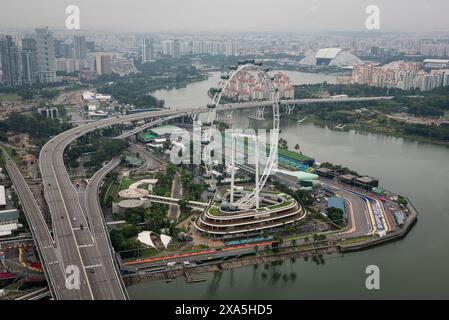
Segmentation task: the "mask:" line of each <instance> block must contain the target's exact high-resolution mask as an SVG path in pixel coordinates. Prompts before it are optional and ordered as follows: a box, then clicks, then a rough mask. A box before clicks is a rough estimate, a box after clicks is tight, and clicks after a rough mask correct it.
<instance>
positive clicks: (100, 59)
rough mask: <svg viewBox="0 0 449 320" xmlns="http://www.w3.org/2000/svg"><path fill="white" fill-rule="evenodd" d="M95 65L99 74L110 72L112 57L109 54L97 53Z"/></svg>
mask: <svg viewBox="0 0 449 320" xmlns="http://www.w3.org/2000/svg"><path fill="white" fill-rule="evenodd" d="M95 67H96V71H97V74H98V75H99V76H101V75H104V74H111V73H112V57H111V55H110V54H105V53H97V55H96V56H95Z"/></svg>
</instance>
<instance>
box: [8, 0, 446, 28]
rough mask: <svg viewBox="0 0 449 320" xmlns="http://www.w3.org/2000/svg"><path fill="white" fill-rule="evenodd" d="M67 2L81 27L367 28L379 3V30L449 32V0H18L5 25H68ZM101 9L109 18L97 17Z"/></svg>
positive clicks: (15, 26) (17, 26)
mask: <svg viewBox="0 0 449 320" xmlns="http://www.w3.org/2000/svg"><path fill="white" fill-rule="evenodd" d="M68 5H77V6H79V8H80V12H81V31H83V30H84V31H86V30H97V31H100V30H102V31H119V30H120V31H122V32H161V31H173V32H179V31H183V32H186V31H188V32H202V31H206V30H207V31H209V32H210V31H214V32H239V31H243V30H245V31H248V32H252V31H261V32H263V31H265V32H267V31H276V32H303V31H306V32H309V31H363V30H365V31H368V30H367V29H366V28H365V20H366V18H367V16H368V14H367V13H366V12H365V10H366V7H367V6H369V5H377V6H378V7H379V9H380V22H381V23H380V29H379V30H376V32H379V31H380V32H394V31H396V32H400V31H407V32H409V31H410V32H430V31H435V32H440V31H449V21H447V19H445V14H444V13H445V12H447V10H449V3H447V2H446V1H443V0H433V1H430V3H429V2H425V3H424V2H420V1H416V0H413V1H409V3H408V5H407V7H404V5H403V4H401V3H391V2H390V1H386V0H380V1H377V2H376V3H372V1H367V0H363V1H358V0H345V1H339V2H336V1H329V0H310V1H291V0H280V1H276V6H273V1H272V0H262V1H245V2H239V1H236V0H229V1H228V2H227V3H226V5H221V4H220V3H219V2H216V1H204V0H191V1H185V2H184V1H182V2H181V1H176V0H168V1H160V0H154V1H149V2H146V1H141V0H131V1H127V2H126V3H122V2H119V1H104V0H97V1H95V2H92V1H86V0H76V1H67V0H63V1H55V0H38V1H33V2H32V3H29V2H27V1H23V0H19V1H16V2H13V3H9V4H8V6H7V8H1V9H2V10H0V28H1V29H12V28H16V29H30V28H34V27H35V26H39V25H48V26H49V27H50V28H52V29H55V30H63V29H64V28H65V20H66V17H67V14H66V13H65V9H66V7H67V6H68ZM3 6H4V5H0V7H3ZM218 8H219V10H218ZM11 12H14V13H15V14H14V15H12V14H10V13H11ZM36 12H39V14H36ZM180 12H182V13H183V14H179V13H180ZM205 12H207V14H205ZM99 14H100V15H102V16H104V17H105V18H106V19H98V15H99ZM231 17H232V23H230V18H231ZM417 21H419V23H417Z"/></svg>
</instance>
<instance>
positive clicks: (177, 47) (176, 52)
mask: <svg viewBox="0 0 449 320" xmlns="http://www.w3.org/2000/svg"><path fill="white" fill-rule="evenodd" d="M180 56H181V41H179V40H177V39H176V40H173V53H172V57H173V58H179V57H180Z"/></svg>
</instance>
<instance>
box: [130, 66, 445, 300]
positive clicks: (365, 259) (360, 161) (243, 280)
mask: <svg viewBox="0 0 449 320" xmlns="http://www.w3.org/2000/svg"><path fill="white" fill-rule="evenodd" d="M293 73H294V72H293ZM301 77H303V79H306V80H304V81H305V82H307V83H311V81H312V82H313V81H315V82H322V81H328V82H331V79H329V78H328V77H329V76H327V75H319V74H306V75H304V74H301V73H299V72H298V74H295V78H294V77H293V76H292V79H295V80H294V82H295V84H298V83H301V80H300V79H301ZM218 79H219V74H217V73H214V74H213V75H212V76H211V77H210V78H209V79H208V80H206V81H202V82H197V83H193V84H189V85H188V86H187V87H186V88H182V89H175V90H170V91H165V92H164V91H162V90H159V91H158V92H157V93H156V96H157V97H158V98H163V99H165V100H166V104H167V105H170V106H174V107H182V106H194V105H199V104H201V105H204V104H206V103H207V102H208V101H209V99H208V97H207V95H206V92H207V89H208V88H209V87H211V86H214V85H216V82H217V81H218ZM303 83H304V82H303ZM246 121H247V120H246V119H245V118H244V117H241V118H239V124H241V125H245V122H246ZM281 129H282V133H281V136H282V137H283V138H285V139H286V140H287V141H288V144H289V146H294V145H295V144H296V143H298V144H299V145H300V148H301V151H303V152H304V154H307V155H310V156H313V157H315V158H316V159H317V161H319V162H324V161H331V162H333V163H338V164H342V165H344V166H348V167H350V168H352V169H354V170H355V171H358V172H359V173H362V174H367V175H371V176H374V177H377V178H379V180H380V184H381V185H382V186H383V187H385V188H387V189H389V190H392V191H395V192H398V193H400V194H404V195H406V196H408V197H409V198H410V199H411V200H412V202H413V204H414V205H415V207H416V208H417V209H418V211H419V213H420V215H419V217H418V223H417V224H416V225H415V227H414V228H413V229H412V230H411V232H410V233H409V234H408V235H407V237H406V238H405V239H403V240H400V241H396V242H392V243H389V244H385V245H382V246H379V247H375V248H372V249H368V250H365V251H360V252H355V253H347V254H344V255H341V254H332V255H327V256H325V257H324V258H325V263H324V264H320V265H316V264H315V263H314V262H313V261H312V260H311V259H309V260H308V261H304V260H303V259H296V260H295V261H290V260H289V261H286V262H284V263H283V264H282V265H280V266H271V265H267V266H265V265H263V264H262V265H259V266H258V267H252V266H251V267H245V268H239V269H234V270H230V271H224V272H220V273H211V274H206V275H204V276H205V277H206V278H207V281H205V282H200V283H195V284H187V283H185V280H184V279H183V278H177V279H175V280H174V281H173V282H171V283H165V282H164V281H158V282H142V283H140V284H136V285H133V286H130V287H128V291H129V294H130V296H131V298H133V299H313V298H317V299H318V298H324V299H339V298H348V299H358V298H367V299H394V298H396V299H398V298H399V299H406V298H411V299H413V298H425V299H431V298H433V299H442V298H445V299H448V298H449V277H448V273H449V248H448V246H449V204H448V200H449V199H448V196H449V148H447V147H445V146H440V145H434V144H430V143H422V142H416V141H412V140H407V139H404V138H394V137H387V136H382V135H376V134H363V133H356V132H353V131H351V132H342V131H331V130H329V129H326V128H320V127H317V126H314V125H312V124H299V123H297V122H296V121H294V120H291V119H285V118H284V119H282V120H281ZM368 265H377V266H378V267H379V268H380V290H367V289H366V288H365V279H366V277H367V275H366V274H365V269H366V267H367V266H368ZM275 272H280V273H281V274H282V275H285V276H282V277H280V278H278V279H275V277H273V276H272V275H273V273H275Z"/></svg>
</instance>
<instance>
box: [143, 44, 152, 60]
mask: <svg viewBox="0 0 449 320" xmlns="http://www.w3.org/2000/svg"><path fill="white" fill-rule="evenodd" d="M152 59H153V39H147V38H144V39H142V62H148V61H150V60H152Z"/></svg>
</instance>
